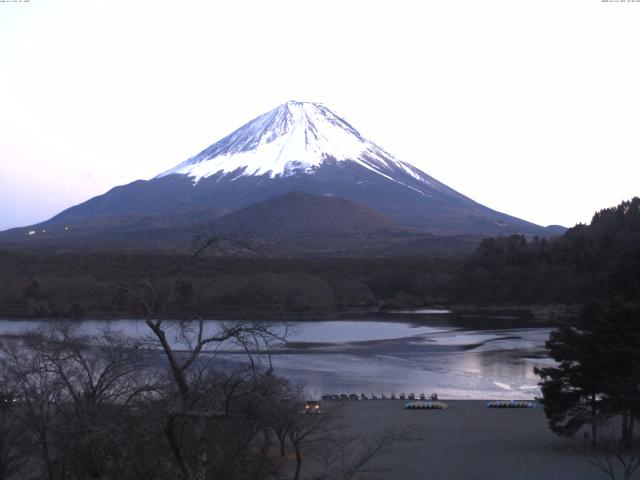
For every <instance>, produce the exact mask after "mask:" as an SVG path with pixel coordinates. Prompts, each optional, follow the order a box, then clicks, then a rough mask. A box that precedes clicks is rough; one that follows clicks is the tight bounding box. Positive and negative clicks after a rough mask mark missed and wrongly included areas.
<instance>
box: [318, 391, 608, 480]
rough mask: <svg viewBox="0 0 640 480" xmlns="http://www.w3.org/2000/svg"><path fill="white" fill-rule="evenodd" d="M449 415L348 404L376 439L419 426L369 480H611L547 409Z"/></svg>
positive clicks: (360, 428) (482, 406)
mask: <svg viewBox="0 0 640 480" xmlns="http://www.w3.org/2000/svg"><path fill="white" fill-rule="evenodd" d="M446 403H447V404H448V405H449V406H450V408H449V409H447V410H405V409H404V402H403V401H400V400H378V401H376V400H369V401H357V402H356V401H352V402H346V401H345V402H324V404H323V408H327V409H330V408H332V404H341V405H340V409H341V411H342V412H341V415H340V417H341V418H344V419H345V420H344V421H345V423H347V424H348V428H349V430H352V431H353V433H355V434H357V435H359V436H364V437H365V438H366V437H371V436H372V435H375V434H376V433H380V432H383V431H384V430H385V429H386V428H388V427H390V426H398V427H413V428H414V429H415V431H414V432H413V433H411V434H410V435H409V436H408V437H407V438H406V440H405V441H401V442H398V443H396V444H395V445H394V446H393V448H392V451H391V452H390V453H389V454H387V455H385V456H383V457H379V458H378V459H376V460H375V461H374V463H375V465H374V466H375V467H376V469H377V468H378V467H379V468H381V469H383V470H384V471H378V472H375V473H371V474H367V475H366V476H364V477H359V478H368V479H374V478H375V479H409V478H411V479H429V480H454V479H455V480H467V479H469V480H472V479H476V480H477V479H485V478H486V479H491V480H514V479H515V480H555V479H557V480H573V479H576V480H577V479H580V480H591V479H593V480H595V479H602V478H605V477H604V476H603V474H601V473H600V472H599V471H598V470H596V469H595V467H593V466H591V465H590V464H589V462H588V460H587V458H586V457H585V456H584V455H583V454H581V453H580V452H579V451H578V448H579V447H580V442H579V441H575V442H572V441H570V440H565V439H561V438H558V437H557V436H556V435H554V434H553V433H551V431H550V430H549V429H548V427H547V422H546V418H545V416H544V412H543V410H542V408H534V409H493V408H486V402H484V401H474V400H452V401H446Z"/></svg>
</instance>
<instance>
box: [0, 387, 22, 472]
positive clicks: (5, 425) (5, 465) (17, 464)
mask: <svg viewBox="0 0 640 480" xmlns="http://www.w3.org/2000/svg"><path fill="white" fill-rule="evenodd" d="M2 385H5V386H6V385H7V382H6V381H2ZM16 406H17V405H16V398H15V396H14V394H13V392H7V391H3V392H0V480H7V479H9V478H12V477H13V475H15V474H16V473H17V472H18V471H20V469H21V468H22V467H23V466H24V463H25V460H26V457H25V455H24V452H23V449H22V445H21V442H22V439H23V437H24V430H23V429H22V428H21V426H20V424H19V423H18V422H17V420H16V418H15V408H16Z"/></svg>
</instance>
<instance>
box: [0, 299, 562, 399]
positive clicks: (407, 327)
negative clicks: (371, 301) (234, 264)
mask: <svg viewBox="0 0 640 480" xmlns="http://www.w3.org/2000/svg"><path fill="white" fill-rule="evenodd" d="M43 323H44V321H18V320H7V319H5V320H0V335H7V334H19V333H22V332H24V331H25V330H31V329H34V328H38V327H40V326H42V325H43ZM105 324H106V322H105V321H100V320H85V321H83V322H82V325H81V328H82V330H83V331H84V332H86V333H90V334H95V335H99V334H100V331H101V329H102V328H104V326H105ZM109 324H110V325H111V328H113V329H115V330H119V331H123V332H126V333H127V334H129V335H133V336H136V337H142V336H145V335H146V334H147V327H146V326H145V325H144V322H142V321H140V320H116V321H112V322H109ZM219 325H220V323H219V322H218V321H213V320H211V321H207V322H206V326H207V329H208V330H210V331H213V330H215V329H216V328H219ZM287 331H288V333H287V342H286V343H280V344H278V345H275V346H274V350H273V354H272V356H271V361H272V364H273V366H274V369H275V372H276V373H278V374H280V375H283V376H286V377H288V378H289V379H291V380H292V381H293V382H294V383H296V384H299V385H300V386H301V387H302V388H303V389H304V390H305V392H306V393H307V395H309V396H314V397H319V396H321V395H324V394H332V393H336V394H340V393H347V394H349V393H357V394H360V393H365V394H366V395H368V396H370V395H371V394H372V393H373V394H376V395H378V396H380V395H381V394H382V393H385V394H387V395H390V394H391V393H396V394H400V393H402V392H404V393H406V394H409V393H411V392H413V393H415V394H419V393H425V394H427V395H429V394H431V393H433V392H437V393H438V395H439V397H440V398H449V399H464V398H468V399H526V398H533V397H534V396H538V395H540V391H539V388H538V386H537V382H538V379H537V377H536V376H535V375H534V373H533V368H534V367H535V366H544V365H549V364H550V360H549V359H548V358H547V357H546V352H545V350H544V342H545V341H546V339H547V337H548V335H549V331H550V329H549V328H548V327H546V326H544V327H542V326H540V325H539V324H535V323H532V322H531V321H530V320H527V319H526V318H521V317H518V316H486V315H477V316H474V315H458V314H455V313H451V312H446V311H433V310H423V311H416V312H415V313H414V312H407V311H404V312H397V313H395V314H390V315H388V316H386V317H385V318H375V319H374V320H329V321H316V322H289V323H288V325H287ZM174 341H175V342H176V343H177V342H178V339H177V338H175V339H174ZM230 349H231V350H232V348H231V347H230ZM216 355H217V357H218V358H217V359H216V362H218V364H219V365H224V367H225V368H233V367H234V366H237V365H241V364H243V363H245V362H246V358H245V356H244V355H243V354H241V353H240V352H236V353H234V352H233V351H229V350H227V351H226V352H224V353H221V352H218V353H217V354H216ZM262 360H263V362H264V361H265V357H263V358H262Z"/></svg>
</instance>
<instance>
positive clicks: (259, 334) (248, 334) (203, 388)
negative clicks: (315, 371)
mask: <svg viewBox="0 0 640 480" xmlns="http://www.w3.org/2000/svg"><path fill="white" fill-rule="evenodd" d="M229 245H231V247H234V248H249V247H247V246H246V245H244V244H243V243H242V242H239V241H236V240H230V239H223V238H221V237H208V238H206V239H205V241H204V242H203V243H202V244H201V246H200V247H199V248H197V249H196V251H195V252H194V253H193V255H191V256H190V258H189V260H188V262H187V263H186V265H185V266H184V267H183V268H182V270H181V271H180V272H178V274H177V275H176V277H175V278H174V280H173V282H172V283H171V286H170V287H169V290H168V292H166V293H164V294H162V293H160V292H159V290H158V289H157V288H156V287H155V286H154V284H153V282H151V281H150V280H147V281H144V282H142V283H141V284H140V285H137V286H135V287H126V286H121V287H120V291H122V292H124V293H125V294H127V295H128V296H130V297H131V298H133V299H134V300H135V301H137V302H138V304H139V305H140V306H141V307H142V308H143V309H144V311H145V323H146V325H147V326H148V328H149V330H150V332H151V333H152V335H153V338H154V339H155V341H156V342H157V345H158V346H159V348H160V350H161V352H162V353H163V355H164V358H165V360H166V362H167V364H168V367H169V373H170V375H169V377H170V384H171V387H172V388H173V389H174V392H175V395H174V396H173V401H172V402H170V404H169V405H168V408H167V415H166V423H165V428H164V431H165V435H166V437H167V440H168V443H169V446H170V449H171V452H172V454H173V457H174V459H175V462H176V465H177V468H178V472H179V475H180V477H181V478H183V479H185V480H204V479H205V478H206V477H207V472H208V470H209V469H210V452H211V445H210V442H211V435H210V430H211V428H215V427H214V425H213V423H214V422H215V421H216V420H218V421H219V420H222V419H224V418H227V417H228V416H229V415H230V410H229V395H227V396H226V398H225V396H224V395H221V392H220V388H219V387H220V384H219V383H216V379H215V378H214V377H213V376H211V375H209V374H208V372H209V370H210V369H211V367H212V362H213V361H214V359H215V358H216V353H218V352H219V351H220V350H223V349H225V348H226V349H232V350H233V349H236V350H237V349H241V351H243V352H244V353H245V354H246V356H247V358H248V359H249V363H250V367H251V372H252V374H253V378H254V380H255V379H257V378H258V374H257V366H258V365H257V364H256V361H257V359H258V358H260V357H259V354H261V353H263V354H266V356H267V358H268V359H269V362H270V352H271V344H272V342H273V341H274V340H276V341H277V340H281V339H283V338H284V335H286V328H285V329H280V328H278V327H277V326H275V325H272V324H270V323H267V322H219V323H217V324H216V328H213V329H208V328H207V324H206V323H205V322H204V321H203V320H202V319H196V320H192V321H180V322H169V321H167V320H166V319H165V316H166V314H167V312H168V311H169V308H170V306H171V305H172V303H173V302H174V301H175V298H176V294H177V291H178V288H179V285H180V282H181V280H182V278H183V277H184V275H185V274H186V272H187V271H188V270H189V269H191V268H192V267H193V265H194V262H195V261H196V259H197V258H198V257H199V256H200V255H202V254H204V252H205V251H206V250H209V249H211V248H215V249H217V250H223V251H226V250H227V248H228V246H229ZM256 354H258V356H256ZM217 380H219V378H218V379H217ZM242 383H243V382H240V383H238V384H237V385H240V384H242ZM237 385H236V386H237ZM233 391H234V390H232V393H233ZM185 428H186V429H188V430H189V437H190V438H189V441H186V440H185V436H184V434H183V432H184V430H185Z"/></svg>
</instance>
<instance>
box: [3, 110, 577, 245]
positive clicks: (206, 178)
mask: <svg viewBox="0 0 640 480" xmlns="http://www.w3.org/2000/svg"><path fill="white" fill-rule="evenodd" d="M292 192H302V193H303V194H304V195H290V194H291V193H292ZM288 194H289V195H288ZM309 195H311V196H315V197H318V198H317V199H315V200H313V201H312V200H311V199H310V197H309ZM280 196H283V200H282V201H278V202H275V203H274V205H276V204H277V205H278V215H280V218H282V215H283V212H285V213H286V212H287V211H290V212H291V214H292V215H303V216H305V215H307V214H308V215H310V216H311V217H317V216H319V215H321V214H320V213H319V212H328V211H331V215H332V217H331V218H339V217H340V216H341V215H344V216H346V217H348V218H346V221H341V222H337V223H338V224H344V225H347V224H349V225H350V226H351V228H350V231H356V230H357V231H358V232H359V234H360V235H365V234H367V235H369V236H375V234H376V232H378V231H384V232H386V235H388V234H389V232H390V231H392V232H395V235H400V234H404V235H409V234H410V235H414V236H415V235H418V234H423V235H439V236H441V235H447V236H454V235H473V236H483V235H484V236H486V235H500V234H503V235H507V234H514V233H522V234H526V235H539V236H548V235H552V234H559V233H562V232H563V231H564V229H563V228H562V227H547V228H544V227H541V226H538V225H535V224H533V223H530V222H527V221H525V220H521V219H519V218H516V217H513V216H510V215H507V214H504V213H501V212H498V211H495V210H492V209H490V208H487V207H485V206H483V205H480V204H479V203H477V202H475V201H473V200H471V199H470V198H468V197H466V196H464V195H462V194H461V193H458V192H456V191H455V190H453V189H451V188H449V187H448V186H446V185H444V184H443V183H441V182H439V181H437V180H436V179H434V178H433V177H430V176H429V175H427V174H426V173H425V172H423V171H421V170H420V169H418V168H416V167H415V166H413V165H412V164H410V163H408V162H405V161H402V160H399V159H397V158H395V157H394V156H393V155H391V154H390V153H388V152H386V151H385V150H384V149H382V148H381V147H379V146H378V145H376V144H375V143H373V142H371V141H369V140H367V139H366V138H364V137H363V136H362V135H361V134H360V133H359V132H358V131H357V130H356V129H355V128H354V127H353V126H351V125H350V124H349V123H347V122H346V121H345V120H344V119H342V118H341V117H339V116H338V115H336V114H335V113H333V112H332V111H331V110H329V109H328V108H327V107H325V106H324V105H322V104H319V103H309V102H297V101H290V102H287V103H285V104H283V105H280V106H278V107H276V108H275V109H273V110H271V111H270V112H267V113H265V114H263V115H260V116H259V117H257V118H255V119H253V120H251V121H250V122H249V123H247V124H245V125H243V126H242V127H240V128H239V129H237V130H236V131H234V132H233V133H231V134H229V135H227V136H226V137H224V138H223V139H221V140H219V141H218V142H216V143H214V144H213V145H211V146H209V147H207V148H206V149H204V150H202V151H201V152H200V153H198V154H197V155H194V156H193V157H191V158H189V159H187V160H186V161H184V162H182V163H180V164H179V165H177V166H175V167H174V168H171V169H170V170H167V171H165V172H162V173H160V174H159V175H157V176H156V177H155V178H153V179H151V180H137V181H135V182H132V183H130V184H127V185H123V186H119V187H115V188H113V189H112V190H110V191H108V192H107V193H105V194H103V195H100V196H97V197H94V198H92V199H90V200H88V201H86V202H84V203H82V204H79V205H76V206H74V207H71V208H69V209H67V210H65V211H63V212H61V213H60V214H58V215H56V216H55V217H53V218H51V219H50V220H48V221H46V222H43V223H41V224H38V225H34V226H29V227H24V228H18V229H13V230H10V231H7V232H5V233H4V234H2V235H1V237H2V238H4V239H12V240H20V239H22V240H28V241H33V240H45V239H48V240H51V241H62V242H63V241H65V240H67V241H70V242H72V243H77V244H90V243H91V242H92V241H100V242H101V243H103V244H110V243H114V244H119V243H123V242H124V243H130V244H136V245H148V246H153V245H169V244H175V243H177V242H181V241H184V237H185V234H186V233H185V232H188V231H189V226H191V225H193V224H198V223H206V224H213V225H214V226H215V225H216V224H220V225H224V226H225V228H228V227H229V225H237V226H238V228H240V229H241V230H243V231H251V229H252V226H253V224H255V223H256V222H258V223H261V224H264V222H265V219H268V218H269V217H268V214H269V212H270V210H269V208H268V206H269V205H271V203H269V202H267V203H266V204H265V205H266V206H261V207H260V208H250V209H248V210H247V212H245V213H242V214H239V212H238V211H240V210H242V209H245V208H246V207H249V206H251V205H252V204H255V203H257V202H265V201H267V200H269V199H273V198H275V197H280ZM335 198H342V199H346V200H347V202H335V201H334V202H329V199H335ZM323 199H324V200H325V202H324V203H323ZM287 202H290V205H291V209H290V210H287V205H289V203H287ZM299 202H303V204H299ZM324 204H326V205H324ZM301 205H313V209H312V210H310V211H309V212H308V213H305V212H306V211H305V210H304V208H302V206H301ZM321 205H324V207H322V208H321ZM341 208H345V209H346V210H344V211H343V210H341ZM251 212H254V213H251ZM225 215H232V217H230V218H231V220H230V219H229V218H226V219H225V218H224V217H225ZM265 215H266V216H265ZM374 217H375V218H376V219H377V220H376V222H369V223H367V225H366V226H363V227H362V228H355V230H354V228H353V225H354V224H358V222H360V221H362V219H363V218H366V219H371V218H374ZM234 219H235V220H234ZM240 219H241V220H240ZM320 220H321V219H318V221H320ZM310 221H311V222H312V221H313V218H311V219H307V220H306V221H305V225H307V227H309V222H310ZM322 221H323V222H325V223H324V224H327V222H326V218H325V219H324V220H322ZM239 222H241V224H240V223H239ZM289 223H290V222H289ZM294 223H295V222H294ZM335 224H336V222H333V225H335ZM374 225H377V226H380V225H384V226H385V228H383V229H376V228H374ZM365 227H366V228H365ZM274 228H275V227H274ZM270 230H274V229H273V228H272V229H270ZM316 230H317V229H316ZM316 230H314V231H316ZM367 232H368V233H367ZM290 233H291V235H296V232H290ZM347 233H348V232H347ZM347 233H345V234H347ZM339 234H340V232H337V231H336V229H335V228H332V229H331V235H332V236H335V235H339ZM315 235H316V238H317V231H316V234H315ZM280 236H282V234H280ZM54 243H55V242H54Z"/></svg>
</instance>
